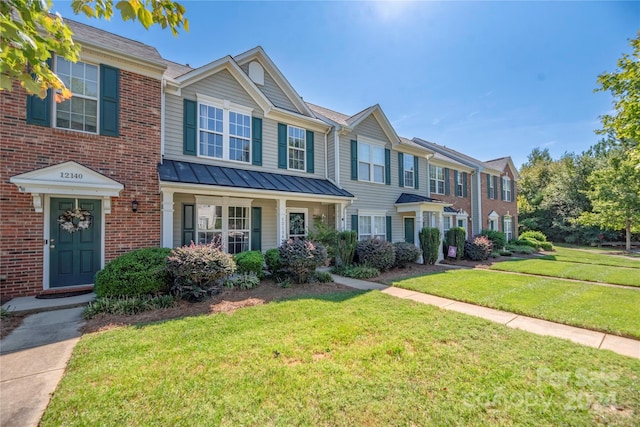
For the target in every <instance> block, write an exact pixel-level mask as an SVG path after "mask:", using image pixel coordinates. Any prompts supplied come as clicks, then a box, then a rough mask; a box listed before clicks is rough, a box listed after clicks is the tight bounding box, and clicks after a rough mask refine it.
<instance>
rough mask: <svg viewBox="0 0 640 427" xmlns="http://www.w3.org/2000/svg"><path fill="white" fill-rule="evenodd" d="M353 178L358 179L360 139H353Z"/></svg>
mask: <svg viewBox="0 0 640 427" xmlns="http://www.w3.org/2000/svg"><path fill="white" fill-rule="evenodd" d="M351 179H352V180H354V181H357V180H358V141H356V140H355V139H352V140H351Z"/></svg>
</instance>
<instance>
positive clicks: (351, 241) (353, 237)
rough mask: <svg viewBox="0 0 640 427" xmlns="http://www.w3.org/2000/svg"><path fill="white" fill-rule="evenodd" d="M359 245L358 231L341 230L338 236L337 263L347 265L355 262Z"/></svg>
mask: <svg viewBox="0 0 640 427" xmlns="http://www.w3.org/2000/svg"><path fill="white" fill-rule="evenodd" d="M357 245H358V233H357V232H355V231H352V230H349V231H341V232H339V233H338V234H337V236H336V265H337V266H346V265H351V264H353V258H354V256H355V254H356V246H357Z"/></svg>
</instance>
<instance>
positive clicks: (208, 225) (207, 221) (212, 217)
mask: <svg viewBox="0 0 640 427" xmlns="http://www.w3.org/2000/svg"><path fill="white" fill-rule="evenodd" d="M197 212H198V239H197V241H198V244H201V245H202V244H208V243H211V242H216V243H218V244H221V243H222V206H219V205H218V206H216V205H205V204H199V205H198V211H197Z"/></svg>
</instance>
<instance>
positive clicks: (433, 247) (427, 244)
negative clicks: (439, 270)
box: [419, 227, 440, 264]
mask: <svg viewBox="0 0 640 427" xmlns="http://www.w3.org/2000/svg"><path fill="white" fill-rule="evenodd" d="M419 237H420V247H421V248H422V256H423V258H424V263H425V264H435V263H436V262H437V261H438V254H439V252H440V230H439V229H437V228H429V227H424V228H423V229H422V230H420V233H419Z"/></svg>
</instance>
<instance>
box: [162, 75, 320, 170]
mask: <svg viewBox="0 0 640 427" xmlns="http://www.w3.org/2000/svg"><path fill="white" fill-rule="evenodd" d="M196 93H200V94H203V95H207V96H211V97H215V98H219V99H224V100H229V101H231V102H233V103H236V104H240V105H243V106H247V107H250V108H253V113H252V115H253V116H254V117H263V112H262V110H261V109H260V108H259V107H258V105H257V104H256V103H255V102H254V101H253V99H251V97H250V96H249V95H248V94H247V93H246V92H245V91H244V89H243V88H242V87H241V86H240V84H239V83H238V82H237V81H236V80H235V79H234V78H233V76H232V75H231V74H230V73H229V72H228V71H226V70H225V71H221V72H220V73H217V74H216V75H214V76H211V77H209V78H207V79H203V80H201V81H199V82H197V83H194V84H193V85H190V86H188V87H186V88H183V89H182V97H181V96H176V95H171V94H166V116H165V158H167V159H172V160H182V161H187V162H197V163H206V164H214V165H220V166H229V167H236V168H242V169H251V170H263V171H269V172H276V173H285V174H291V175H299V176H308V177H314V178H324V162H325V158H324V153H325V150H324V134H323V133H321V132H314V166H315V167H314V170H315V173H312V174H311V173H306V172H301V171H289V170H285V169H278V122H276V121H274V120H272V119H267V118H264V119H263V121H262V166H253V165H251V164H249V163H240V162H233V161H225V160H218V159H211V158H206V157H197V156H189V155H184V154H183V97H184V98H186V99H191V100H196Z"/></svg>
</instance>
